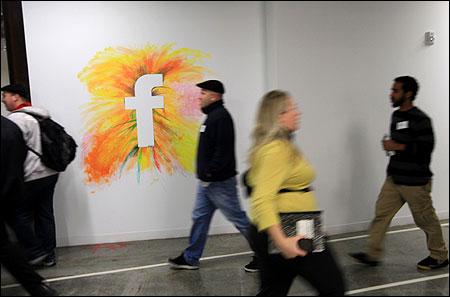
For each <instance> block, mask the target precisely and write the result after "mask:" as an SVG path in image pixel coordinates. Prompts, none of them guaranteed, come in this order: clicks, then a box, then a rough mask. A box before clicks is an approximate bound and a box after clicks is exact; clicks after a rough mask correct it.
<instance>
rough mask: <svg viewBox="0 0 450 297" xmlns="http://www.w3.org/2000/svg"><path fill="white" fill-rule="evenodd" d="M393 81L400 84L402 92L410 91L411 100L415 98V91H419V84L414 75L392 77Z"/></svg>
mask: <svg viewBox="0 0 450 297" xmlns="http://www.w3.org/2000/svg"><path fill="white" fill-rule="evenodd" d="M394 81H395V82H399V83H401V84H402V90H403V92H405V93H406V92H412V97H411V101H413V100H414V99H416V95H417V92H418V91H419V84H418V83H417V80H416V79H415V78H414V77H411V76H399V77H397V78H396V79H394Z"/></svg>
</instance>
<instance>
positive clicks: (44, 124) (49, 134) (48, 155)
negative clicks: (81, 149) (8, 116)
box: [20, 111, 77, 172]
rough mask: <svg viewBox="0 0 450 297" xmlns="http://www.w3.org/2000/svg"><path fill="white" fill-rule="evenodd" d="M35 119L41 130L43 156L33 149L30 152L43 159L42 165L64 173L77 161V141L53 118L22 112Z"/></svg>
mask: <svg viewBox="0 0 450 297" xmlns="http://www.w3.org/2000/svg"><path fill="white" fill-rule="evenodd" d="M20 112H24V113H26V114H29V115H30V116H32V117H34V118H35V119H36V120H37V121H38V123H39V127H40V130H41V145H42V154H39V153H38V152H36V151H35V150H33V149H32V148H30V147H28V149H29V150H30V151H32V152H33V153H35V154H36V155H38V156H39V158H41V161H42V163H44V165H45V166H47V167H48V168H50V169H53V170H56V171H59V172H62V171H64V170H66V168H67V165H69V164H70V162H72V161H73V159H75V153H76V150H77V144H76V142H75V140H74V139H73V138H72V136H70V135H69V134H67V132H66V131H65V130H64V127H63V126H61V125H60V124H58V123H57V122H55V121H53V120H52V119H51V118H46V117H40V116H38V115H36V114H32V113H29V112H26V111H20Z"/></svg>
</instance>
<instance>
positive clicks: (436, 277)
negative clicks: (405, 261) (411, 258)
mask: <svg viewBox="0 0 450 297" xmlns="http://www.w3.org/2000/svg"><path fill="white" fill-rule="evenodd" d="M445 277H447V278H448V273H444V274H439V275H434V276H429V277H421V278H416V279H410V280H406V281H401V282H395V283H390V284H385V285H381V286H373V287H368V288H362V289H358V290H351V291H348V292H346V294H347V295H353V294H358V293H363V292H369V291H375V290H381V289H386V288H392V287H398V286H403V285H409V284H414V283H420V282H426V281H430V280H434V279H440V278H445Z"/></svg>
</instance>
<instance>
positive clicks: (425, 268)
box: [417, 265, 432, 270]
mask: <svg viewBox="0 0 450 297" xmlns="http://www.w3.org/2000/svg"><path fill="white" fill-rule="evenodd" d="M417 268H418V269H421V270H431V269H432V268H431V267H428V266H421V265H417Z"/></svg>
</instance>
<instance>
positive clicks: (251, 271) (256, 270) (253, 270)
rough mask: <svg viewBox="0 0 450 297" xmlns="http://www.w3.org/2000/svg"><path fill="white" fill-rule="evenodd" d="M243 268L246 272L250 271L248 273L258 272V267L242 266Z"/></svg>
mask: <svg viewBox="0 0 450 297" xmlns="http://www.w3.org/2000/svg"><path fill="white" fill-rule="evenodd" d="M244 270H245V271H247V272H250V273H254V272H259V269H249V268H245V267H244Z"/></svg>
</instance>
